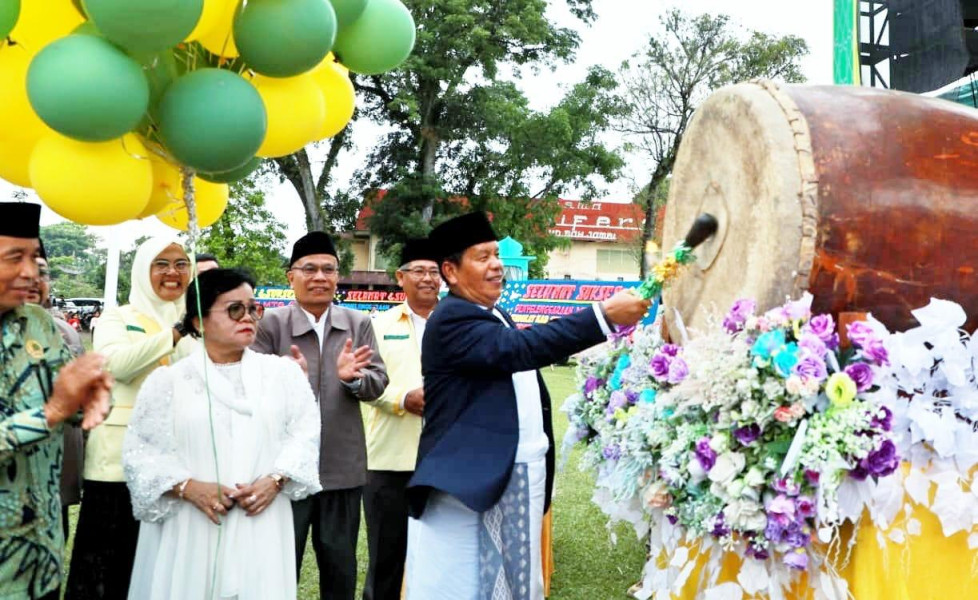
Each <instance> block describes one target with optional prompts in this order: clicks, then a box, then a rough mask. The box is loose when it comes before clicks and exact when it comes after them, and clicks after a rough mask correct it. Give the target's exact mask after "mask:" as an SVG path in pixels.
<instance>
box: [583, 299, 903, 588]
mask: <svg viewBox="0 0 978 600" xmlns="http://www.w3.org/2000/svg"><path fill="white" fill-rule="evenodd" d="M810 304H811V296H808V295H806V296H805V297H804V298H802V299H801V300H799V301H796V302H789V303H787V304H785V305H784V306H781V307H778V308H776V309H774V310H771V311H768V312H766V313H764V314H761V315H756V314H755V305H754V303H753V302H752V301H748V300H741V301H738V302H737V303H735V305H734V306H733V308H732V309H731V311H730V312H729V314H727V315H726V317H725V318H724V320H723V322H722V326H720V327H715V328H714V331H711V332H707V333H706V334H705V335H702V336H700V337H699V338H697V339H695V340H693V341H692V342H690V343H688V344H686V345H685V346H684V347H683V348H679V347H677V346H673V345H670V344H663V343H661V340H659V341H658V342H652V343H649V342H645V341H643V342H642V343H643V344H644V345H643V346H642V348H643V351H642V352H636V351H635V347H636V346H637V345H638V343H637V342H636V340H644V339H645V337H650V338H651V339H653V340H654V339H656V338H655V337H654V336H644V335H643V333H642V332H635V333H634V334H633V335H632V341H631V346H629V345H628V344H623V345H621V346H617V347H616V350H615V357H614V359H613V364H614V366H612V365H611V363H602V362H600V361H597V362H589V363H584V365H583V367H582V369H583V371H582V373H581V375H580V378H581V380H582V384H583V390H582V394H581V396H582V397H584V398H590V403H591V406H584V405H580V404H579V405H575V406H583V410H582V409H580V408H578V409H576V412H575V413H574V415H575V416H576V417H578V418H579V425H580V424H587V425H588V426H589V427H590V428H591V430H593V432H594V434H593V435H592V438H591V440H590V442H589V447H590V449H589V454H588V455H589V457H590V459H591V462H587V461H586V462H585V464H587V465H592V466H597V467H598V472H599V480H598V485H599V487H600V488H602V489H601V490H599V492H598V493H597V494H596V499H597V500H598V501H599V504H602V508H604V509H605V510H606V512H608V513H609V514H612V515H623V514H631V515H636V514H640V513H638V512H637V511H636V507H638V508H641V512H642V513H644V523H641V525H639V523H638V522H637V521H633V523H635V524H636V525H639V532H640V533H644V531H645V530H646V529H649V534H650V545H651V550H652V552H651V557H652V558H651V559H650V561H649V563H648V564H647V565H646V582H647V583H648V584H649V585H646V586H645V587H646V589H656V590H670V591H671V592H672V593H675V592H677V591H678V590H679V588H681V587H682V585H683V584H684V583H685V580H686V578H687V577H688V576H689V574H690V572H691V571H692V569H693V566H692V559H690V558H689V556H688V552H686V553H685V554H684V553H683V552H682V551H681V550H682V549H683V548H688V546H689V545H691V544H698V546H699V549H700V555H711V556H712V557H713V559H714V560H712V564H711V565H707V567H708V568H707V569H706V571H704V573H705V574H706V575H705V576H706V578H707V579H712V581H713V582H714V583H715V581H716V577H717V575H718V572H719V556H720V555H721V554H722V552H712V554H711V553H710V552H707V551H708V550H709V549H710V548H714V549H719V550H722V551H733V552H737V553H739V554H741V555H742V556H744V557H747V558H749V559H753V560H754V562H756V563H757V564H763V565H765V570H762V571H763V574H765V575H766V576H765V577H761V576H760V574H759V573H760V572H759V571H757V567H756V566H755V567H751V568H753V569H754V571H756V572H755V573H754V575H753V576H752V578H750V579H751V580H752V581H753V582H754V583H752V584H750V585H748V586H747V587H745V588H744V591H746V592H747V593H754V592H753V591H751V590H750V589H747V588H753V587H754V585H760V586H761V587H759V588H757V589H762V588H763V589H766V586H767V585H768V583H767V582H768V581H773V582H780V584H781V586H782V587H785V586H788V585H790V583H791V579H792V577H791V574H790V573H791V572H792V571H801V570H806V569H810V568H811V567H812V566H814V567H816V570H824V569H823V567H825V566H826V565H825V561H824V553H822V552H821V551H820V550H818V549H817V547H816V545H815V543H814V540H816V539H821V540H823V541H825V542H828V541H829V540H830V539H831V537H832V532H833V529H834V527H835V526H837V525H838V524H839V523H840V521H841V519H842V516H841V515H840V511H839V506H838V490H839V486H840V485H841V484H842V482H843V481H845V480H847V479H854V480H865V479H867V478H873V479H876V478H881V477H885V476H887V475H889V474H891V473H893V472H894V470H895V469H896V467H897V466H898V465H899V457H898V455H897V452H896V446H895V444H894V442H893V440H892V439H891V436H890V433H889V432H890V428H891V421H892V415H891V413H890V411H889V410H888V409H887V408H886V407H884V406H882V405H881V404H879V403H878V401H877V400H876V396H875V395H874V392H875V391H877V388H878V386H877V385H876V381H875V378H876V377H877V372H878V370H879V368H880V367H882V366H883V365H885V364H886V363H887V362H888V357H887V352H886V349H885V347H884V344H883V335H885V331H883V332H880V331H878V328H877V327H875V326H873V325H870V324H866V323H854V324H852V325H850V326H849V328H848V337H849V340H850V341H851V343H852V348H851V349H849V350H846V351H843V350H842V349H840V346H839V338H838V335H837V334H836V331H835V323H834V321H833V319H832V317H831V316H829V315H815V316H812V315H811V311H810ZM596 365H599V368H597V369H596V370H593V371H592V369H594V368H595V366H596ZM638 371H641V372H642V376H641V377H639V376H636V372H638ZM616 373H619V374H620V377H618V378H616V377H615V374H616ZM618 385H620V386H621V387H620V389H613V388H614V386H618ZM619 392H622V393H623V396H622V394H618V393H619ZM616 394H618V395H616ZM643 394H645V396H644V398H645V399H646V400H647V401H642V400H641V399H642V398H643ZM622 398H624V400H625V402H626V403H625V404H620V403H621V400H622ZM632 399H635V401H634V402H632ZM585 404H586V403H585ZM601 407H603V410H601ZM621 411H623V412H621ZM623 417H624V418H623ZM602 418H603V420H602ZM577 431H581V429H580V428H578V429H577ZM598 448H600V455H598V454H597V449H598ZM663 556H665V557H672V558H671V560H669V561H667V562H668V564H666V565H663V564H662V561H661V557H663ZM813 560H814V565H812V564H810V563H812V561H813ZM750 562H751V561H748V563H750ZM759 582H760V583H759ZM707 587H709V586H707ZM755 591H756V590H755Z"/></svg>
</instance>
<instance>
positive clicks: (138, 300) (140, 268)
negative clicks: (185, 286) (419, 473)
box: [129, 237, 185, 329]
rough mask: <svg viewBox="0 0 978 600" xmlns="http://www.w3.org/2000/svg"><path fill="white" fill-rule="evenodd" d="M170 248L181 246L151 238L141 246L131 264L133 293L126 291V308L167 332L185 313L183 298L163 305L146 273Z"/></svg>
mask: <svg viewBox="0 0 978 600" xmlns="http://www.w3.org/2000/svg"><path fill="white" fill-rule="evenodd" d="M170 244H176V245H178V246H180V247H181V248H183V246H182V245H181V244H180V243H179V242H177V241H176V240H175V239H173V238H169V237H154V238H150V239H148V240H146V241H145V242H143V243H142V244H141V245H140V246H139V248H138V249H137V250H136V257H135V258H134V259H133V261H132V289H131V290H130V291H129V304H130V306H132V307H133V308H135V309H136V310H138V311H139V312H141V313H142V314H144V315H145V316H147V317H149V318H151V319H153V320H154V321H156V323H157V324H158V325H159V326H160V329H169V328H170V327H173V324H174V323H176V322H177V319H179V318H180V317H181V316H182V315H183V313H184V310H185V307H184V296H180V297H179V298H177V299H176V300H174V301H173V302H166V301H164V300H162V299H160V297H159V296H157V295H156V291H155V290H154V289H153V283H152V281H151V280H150V277H149V270H150V268H151V266H152V264H153V260H155V259H156V257H157V256H159V254H160V252H163V251H164V250H166V248H167V246H169V245H170Z"/></svg>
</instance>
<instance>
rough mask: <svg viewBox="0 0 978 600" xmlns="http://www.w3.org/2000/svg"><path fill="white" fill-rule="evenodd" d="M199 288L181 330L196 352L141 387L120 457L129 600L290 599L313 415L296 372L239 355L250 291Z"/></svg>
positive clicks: (219, 276)
mask: <svg viewBox="0 0 978 600" xmlns="http://www.w3.org/2000/svg"><path fill="white" fill-rule="evenodd" d="M198 281H199V293H198V290H197V288H196V286H195V285H193V284H191V286H190V289H189V290H188V293H187V316H186V318H185V320H184V324H185V326H186V327H187V328H188V329H189V330H190V331H191V333H193V334H197V333H198V332H200V331H201V330H202V331H203V332H204V335H203V341H204V343H203V345H202V346H203V347H202V348H201V349H200V350H198V351H197V352H196V353H194V354H192V355H190V356H188V357H187V358H185V359H183V360H181V361H179V362H177V363H176V364H174V365H173V366H170V367H162V368H159V369H157V370H156V371H154V372H153V374H152V375H150V377H149V378H148V379H147V380H146V382H145V383H144V384H143V386H142V388H141V390H140V392H139V398H138V401H137V402H136V409H135V412H134V414H133V416H132V420H131V421H130V423H129V431H128V432H127V433H126V438H125V443H124V446H123V457H122V460H123V466H124V469H125V475H126V481H127V483H128V485H129V490H130V493H131V494H132V504H133V513H134V514H135V516H136V518H137V519H139V520H140V521H141V522H142V524H141V526H140V530H139V545H138V548H137V550H136V561H135V566H134V567H133V572H132V580H131V584H130V588H129V598H131V599H139V600H147V599H149V600H171V599H180V600H196V599H200V600H205V599H206V600H210V599H236V600H270V599H277V598H295V597H296V579H295V573H296V567H295V541H294V535H295V534H294V531H293V527H292V503H291V502H290V499H291V500H298V499H300V498H303V497H305V496H307V495H309V494H312V493H315V492H318V491H319V490H320V485H319V431H320V418H319V409H318V408H317V406H316V403H315V399H314V398H313V394H312V390H311V389H310V388H309V383H308V379H307V378H306V376H305V375H304V374H303V372H302V369H301V368H300V366H299V365H298V364H296V363H295V362H294V361H292V360H291V359H288V358H283V357H279V356H269V355H262V354H258V353H255V352H252V351H251V350H248V346H249V345H251V343H252V342H253V341H254V339H255V331H256V329H257V325H258V321H259V320H260V319H261V316H262V312H263V311H262V306H261V305H260V304H257V303H256V301H255V299H254V282H253V281H252V280H251V279H250V278H248V277H247V276H246V275H244V274H243V273H240V272H238V271H234V270H230V269H216V270H212V271H207V272H205V273H201V274H200V277H199V278H198ZM198 298H199V299H200V301H199V306H200V309H198ZM201 314H202V315H203V317H201V316H200V315H201ZM201 326H202V327H201Z"/></svg>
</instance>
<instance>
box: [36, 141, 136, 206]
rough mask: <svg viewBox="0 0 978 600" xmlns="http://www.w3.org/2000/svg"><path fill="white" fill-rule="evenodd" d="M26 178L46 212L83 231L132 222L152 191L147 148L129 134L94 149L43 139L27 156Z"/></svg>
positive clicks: (88, 146)
mask: <svg viewBox="0 0 978 600" xmlns="http://www.w3.org/2000/svg"><path fill="white" fill-rule="evenodd" d="M30 175H31V184H32V185H33V186H34V189H35V190H37V195H38V196H40V197H41V200H43V201H44V203H45V204H47V205H48V207H49V208H50V209H51V210H53V211H54V212H56V213H58V214H59V215H61V216H62V217H64V218H66V219H68V220H71V221H74V222H76V223H82V224H83V225H114V224H116V223H122V222H123V221H128V220H129V219H132V218H135V217H136V216H138V215H139V213H141V212H142V211H143V208H145V207H146V203H147V202H149V196H150V193H151V192H152V190H153V167H152V165H151V164H150V161H149V158H148V156H147V152H146V148H145V147H144V146H143V144H142V142H140V141H139V138H138V137H136V136H135V135H134V134H131V133H129V134H126V135H124V136H122V137H121V138H117V139H114V140H110V141H108V142H97V143H89V142H79V141H76V140H72V139H69V138H66V137H64V136H61V135H58V134H51V135H47V136H45V137H43V138H41V141H39V142H38V143H37V146H36V147H35V148H34V152H33V154H32V155H31V162H30Z"/></svg>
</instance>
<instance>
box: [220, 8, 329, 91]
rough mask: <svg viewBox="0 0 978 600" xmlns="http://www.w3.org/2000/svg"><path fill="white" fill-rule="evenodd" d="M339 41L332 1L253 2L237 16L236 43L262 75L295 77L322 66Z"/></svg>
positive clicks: (250, 63) (240, 10) (246, 61)
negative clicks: (334, 43) (336, 41)
mask: <svg viewBox="0 0 978 600" xmlns="http://www.w3.org/2000/svg"><path fill="white" fill-rule="evenodd" d="M335 40H336V13H334V12H333V7H332V6H331V5H330V3H329V1H328V0H249V1H248V2H247V3H245V4H243V5H242V8H240V9H239V10H238V12H237V14H235V16H234V43H235V45H236V46H237V47H238V51H239V52H240V53H241V58H242V59H243V60H244V61H245V63H246V64H247V65H248V66H249V67H251V68H252V69H253V70H255V71H256V72H258V73H261V74H262V75H268V76H269V77H292V76H294V75H299V74H300V73H305V72H306V71H308V70H309V69H311V68H313V67H315V66H316V65H318V64H319V63H320V62H321V61H322V60H323V58H325V57H326V53H327V52H329V49H330V48H332V47H333V42H334V41H335Z"/></svg>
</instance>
